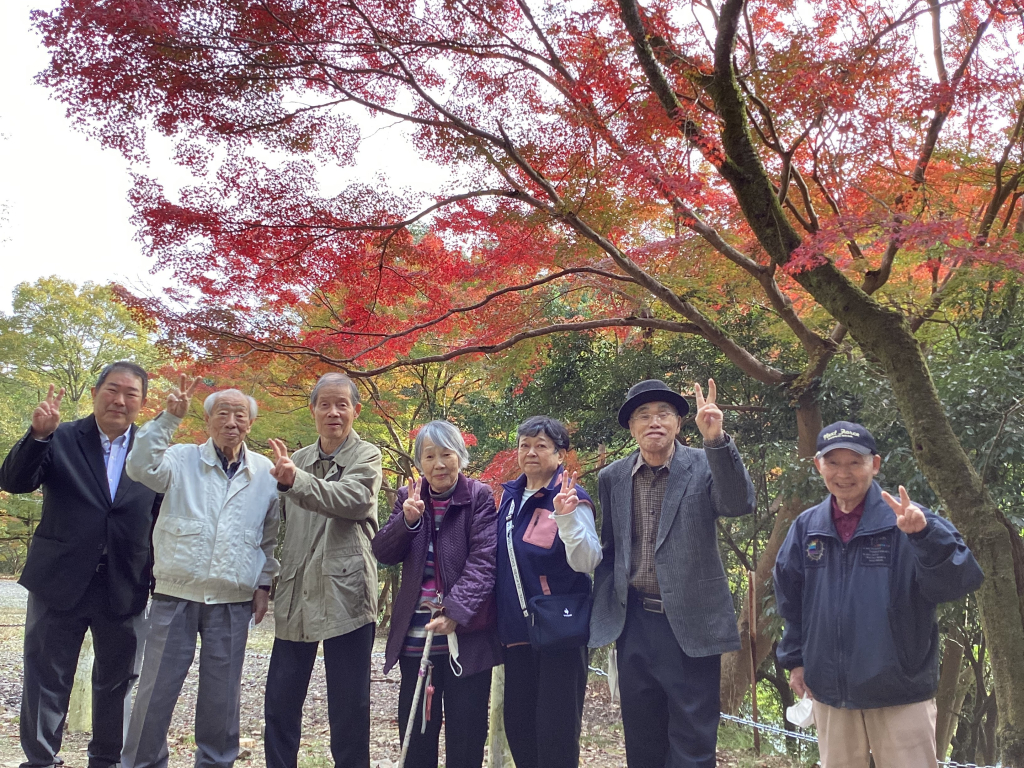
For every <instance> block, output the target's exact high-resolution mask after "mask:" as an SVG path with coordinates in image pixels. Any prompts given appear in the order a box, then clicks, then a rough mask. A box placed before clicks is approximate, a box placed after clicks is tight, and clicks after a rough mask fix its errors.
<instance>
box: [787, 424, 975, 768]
mask: <svg viewBox="0 0 1024 768" xmlns="http://www.w3.org/2000/svg"><path fill="white" fill-rule="evenodd" d="M817 448H818V452H817V455H816V456H815V457H814V466H815V467H817V469H818V472H819V473H820V474H821V476H822V479H824V481H825V487H826V488H828V490H829V491H830V496H829V497H828V498H826V499H825V500H824V501H822V502H821V503H820V504H817V505H816V506H813V507H811V508H810V509H808V510H805V511H804V512H803V513H801V515H800V516H799V517H798V518H797V519H796V520H795V521H794V523H793V525H792V527H791V528H790V529H789V534H788V535H787V536H786V541H785V543H784V544H783V545H782V549H781V550H780V551H779V556H778V559H777V560H776V563H775V598H776V602H777V604H778V610H779V615H781V616H782V618H783V619H785V622H786V626H785V631H784V633H783V636H782V641H781V642H780V643H779V648H778V657H779V661H780V662H781V663H782V665H783V666H784V667H786V668H787V669H789V670H790V675H789V684H790V686H791V687H792V688H793V691H794V692H795V693H796V694H797V696H801V697H803V696H809V697H811V698H813V699H814V704H813V709H814V721H815V724H816V726H817V729H818V745H819V749H820V752H821V764H822V768H847V767H849V768H854V767H856V768H867V766H868V762H869V755H868V753H869V752H870V753H871V754H872V755H873V756H874V760H875V765H876V766H877V768H925V767H926V766H927V768H935V764H936V754H935V699H934V696H935V689H936V688H937V687H938V679H939V660H938V653H939V631H938V624H937V623H936V620H935V607H936V605H938V604H939V603H943V602H947V601H949V600H957V599H959V598H961V597H963V596H964V595H966V594H968V593H969V592H973V591H974V590H975V589H977V588H978V587H979V586H980V585H981V581H982V578H983V576H982V573H981V568H979V567H978V563H977V562H976V561H975V559H974V556H973V555H972V554H971V551H970V550H969V549H968V548H967V545H966V544H964V541H963V539H962V538H960V534H959V533H957V530H956V528H954V527H953V525H952V524H951V523H950V522H949V521H948V520H944V519H943V518H941V517H939V516H938V515H935V514H932V513H931V512H930V511H928V510H927V509H924V508H922V507H921V506H919V505H917V504H914V503H913V502H911V500H910V496H909V495H908V494H907V491H906V489H905V488H904V487H903V486H902V485H901V486H900V487H899V494H900V496H899V498H898V499H897V498H895V497H893V496H891V495H890V494H888V493H886V492H885V491H883V490H882V489H881V487H880V486H879V485H878V483H877V482H875V479H874V478H875V475H877V474H878V470H879V467H880V466H881V463H882V460H881V457H880V456H879V455H878V451H877V449H876V447H875V438H874V437H872V435H871V433H870V432H868V430H866V429H865V428H864V427H863V426H861V425H860V424H854V423H851V422H849V421H838V422H836V423H835V424H830V425H829V426H827V427H825V428H824V429H823V430H822V431H821V433H820V434H819V435H818V445H817Z"/></svg>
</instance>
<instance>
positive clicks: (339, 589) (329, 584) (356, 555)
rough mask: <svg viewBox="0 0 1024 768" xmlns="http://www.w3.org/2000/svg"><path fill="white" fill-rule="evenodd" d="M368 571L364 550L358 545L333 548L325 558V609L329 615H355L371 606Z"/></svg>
mask: <svg viewBox="0 0 1024 768" xmlns="http://www.w3.org/2000/svg"><path fill="white" fill-rule="evenodd" d="M365 571H366V563H365V561H364V559H363V552H362V550H361V549H360V548H358V547H353V548H348V549H346V550H344V551H342V552H332V553H331V555H330V556H329V557H325V558H324V562H323V589H324V609H325V610H326V615H327V616H329V617H332V618H333V617H337V616H355V615H358V614H360V613H363V612H366V611H368V610H369V592H368V587H367V584H366V574H365Z"/></svg>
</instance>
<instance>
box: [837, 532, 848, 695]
mask: <svg viewBox="0 0 1024 768" xmlns="http://www.w3.org/2000/svg"><path fill="white" fill-rule="evenodd" d="M840 543H841V546H842V552H843V557H842V562H841V563H840V565H841V566H842V568H841V573H842V577H841V579H840V582H839V583H840V593H839V598H840V599H839V605H840V611H839V627H838V629H837V631H836V644H837V645H838V646H839V647H838V651H839V653H838V656H839V666H838V669H837V675H836V677H837V679H838V680H837V681H838V683H839V685H838V688H839V706H840V708H843V707H845V706H846V672H845V671H844V670H845V669H846V652H845V646H844V643H843V629H844V627H843V611H842V606H844V605H845V604H846V587H847V584H846V551H847V544H845V543H842V541H841V540H840Z"/></svg>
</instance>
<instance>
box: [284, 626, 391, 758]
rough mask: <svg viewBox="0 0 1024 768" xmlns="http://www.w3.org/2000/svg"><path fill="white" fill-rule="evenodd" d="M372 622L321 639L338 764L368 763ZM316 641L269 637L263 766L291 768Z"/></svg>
mask: <svg viewBox="0 0 1024 768" xmlns="http://www.w3.org/2000/svg"><path fill="white" fill-rule="evenodd" d="M373 634H374V625H373V624H372V623H370V624H366V625H364V626H362V627H360V628H359V629H355V630H352V631H351V632H346V633H345V634H344V635H338V636H337V637H331V638H328V639H327V640H324V641H323V642H324V667H325V668H326V672H327V719H328V721H329V722H330V725H331V755H332V756H333V757H334V765H335V766H336V767H337V768H368V767H369V765H370V654H371V652H372V651H373ZM318 645H319V643H301V642H293V641H290V640H281V639H280V638H278V639H275V640H274V650H273V651H272V652H271V654H270V671H269V673H268V674H267V690H266V698H265V702H264V712H265V716H266V721H267V731H266V737H265V741H264V750H265V753H266V757H267V768H295V766H296V764H297V762H298V756H299V738H300V737H301V735H302V705H303V703H304V702H305V701H306V692H307V691H308V690H309V678H310V675H312V673H313V664H314V663H316V650H317V646H318Z"/></svg>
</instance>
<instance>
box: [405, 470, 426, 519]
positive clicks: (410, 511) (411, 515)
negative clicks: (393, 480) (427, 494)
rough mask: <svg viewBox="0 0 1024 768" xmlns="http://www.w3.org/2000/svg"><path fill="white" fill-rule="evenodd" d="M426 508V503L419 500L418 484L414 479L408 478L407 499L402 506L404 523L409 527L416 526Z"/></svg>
mask: <svg viewBox="0 0 1024 768" xmlns="http://www.w3.org/2000/svg"><path fill="white" fill-rule="evenodd" d="M426 508H427V505H426V502H424V501H423V500H421V499H420V484H419V483H418V482H416V480H415V478H412V477H410V478H409V498H407V499H406V500H405V502H403V504H402V514H403V515H405V522H406V523H408V524H409V525H410V526H413V525H416V523H418V522H419V521H420V518H421V517H423V510H424V509H426Z"/></svg>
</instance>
